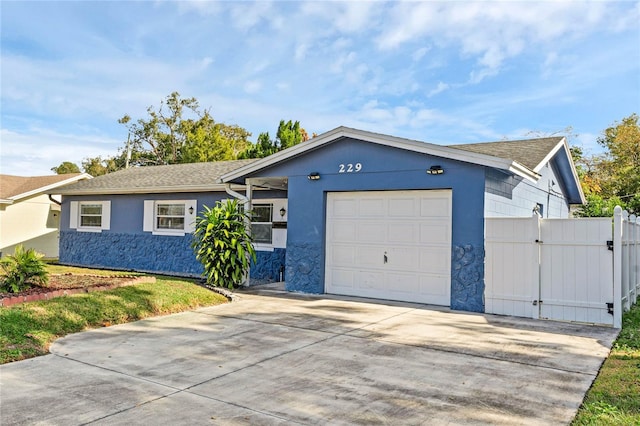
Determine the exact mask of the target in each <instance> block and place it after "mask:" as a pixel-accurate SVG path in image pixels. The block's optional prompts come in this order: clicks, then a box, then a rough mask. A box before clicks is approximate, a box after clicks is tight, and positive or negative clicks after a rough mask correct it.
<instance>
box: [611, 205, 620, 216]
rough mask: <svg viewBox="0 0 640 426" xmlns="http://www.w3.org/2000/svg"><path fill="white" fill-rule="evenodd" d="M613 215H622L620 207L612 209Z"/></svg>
mask: <svg viewBox="0 0 640 426" xmlns="http://www.w3.org/2000/svg"><path fill="white" fill-rule="evenodd" d="M613 214H614V215H616V216H620V215H622V207H620V206H615V208H614V209H613Z"/></svg>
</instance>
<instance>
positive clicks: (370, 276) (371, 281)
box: [349, 270, 384, 296]
mask: <svg viewBox="0 0 640 426" xmlns="http://www.w3.org/2000/svg"><path fill="white" fill-rule="evenodd" d="M383 277H384V274H381V273H377V272H371V271H362V270H359V271H356V273H355V274H354V278H355V284H354V287H353V288H354V290H356V291H353V292H351V293H349V295H350V296H359V295H362V294H363V291H364V294H367V291H371V290H374V291H379V290H380V289H381V288H383V282H384V280H383Z"/></svg>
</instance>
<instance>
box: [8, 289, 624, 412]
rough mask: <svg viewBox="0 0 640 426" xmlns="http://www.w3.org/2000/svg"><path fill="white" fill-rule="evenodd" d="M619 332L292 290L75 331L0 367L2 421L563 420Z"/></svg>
mask: <svg viewBox="0 0 640 426" xmlns="http://www.w3.org/2000/svg"><path fill="white" fill-rule="evenodd" d="M616 334H617V332H616V331H615V330H613V329H609V328H601V327H590V326H581V325H573V324H563V323H556V322H543V321H533V320H523V319H515V318H511V317H500V316H493V315H479V314H469V313H461V312H451V311H449V310H447V309H438V308H434V307H428V306H423V305H412V304H406V303H391V302H389V303H387V304H384V303H375V302H373V301H371V300H363V299H360V300H359V299H353V298H337V297H310V296H297V295H291V294H277V293H270V294H243V295H241V299H240V300H239V301H237V302H233V303H229V304H227V305H223V306H217V307H211V308H205V309H200V310H197V311H193V312H186V313H182V314H177V315H171V316H166V317H158V318H153V319H149V320H145V321H139V322H135V323H131V324H124V325H119V326H114V327H109V328H103V329H99V330H92V331H87V332H83V333H78V334H74V335H70V336H67V337H65V338H63V339H60V340H58V341H57V342H56V343H55V344H54V345H53V346H52V348H51V352H52V353H51V355H47V356H43V357H40V358H34V359H30V360H26V361H21V362H16V363H12V364H7V365H4V366H2V367H0V423H1V424H3V425H10V424H109V425H114V424H115V425H119V424H122V425H125V424H127V425H128V424H190V425H206V424H225V425H226V424H252V425H254V424H258V425H259V424H290V423H293V424H296V423H297V424H318V423H320V424H486V423H490V424H509V425H513V424H563V423H564V424H566V423H568V422H570V421H571V419H572V418H573V416H574V414H575V412H576V410H577V408H578V407H579V405H580V403H581V402H582V398H583V397H584V394H585V392H586V391H587V389H588V388H589V386H590V385H591V382H592V381H593V379H594V378H595V376H596V374H597V372H598V369H599V368H600V365H601V363H602V361H603V360H604V358H605V357H606V356H607V354H608V352H609V348H610V347H611V343H612V341H613V339H614V338H615V336H616Z"/></svg>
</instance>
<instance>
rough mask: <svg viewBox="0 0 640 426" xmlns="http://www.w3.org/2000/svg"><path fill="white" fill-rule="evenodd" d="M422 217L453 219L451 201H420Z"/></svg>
mask: <svg viewBox="0 0 640 426" xmlns="http://www.w3.org/2000/svg"><path fill="white" fill-rule="evenodd" d="M420 216H422V217H443V218H449V217H451V201H450V199H449V198H444V197H438V198H428V197H425V198H422V199H421V200H420Z"/></svg>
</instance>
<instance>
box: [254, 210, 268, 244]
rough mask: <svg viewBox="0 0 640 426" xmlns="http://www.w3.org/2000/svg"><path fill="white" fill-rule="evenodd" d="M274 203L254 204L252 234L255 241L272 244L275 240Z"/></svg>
mask: <svg viewBox="0 0 640 426" xmlns="http://www.w3.org/2000/svg"><path fill="white" fill-rule="evenodd" d="M272 229H273V204H254V205H253V210H252V214H251V235H252V237H253V242H254V243H258V244H271V243H272V242H273V233H272V232H271V231H272Z"/></svg>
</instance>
